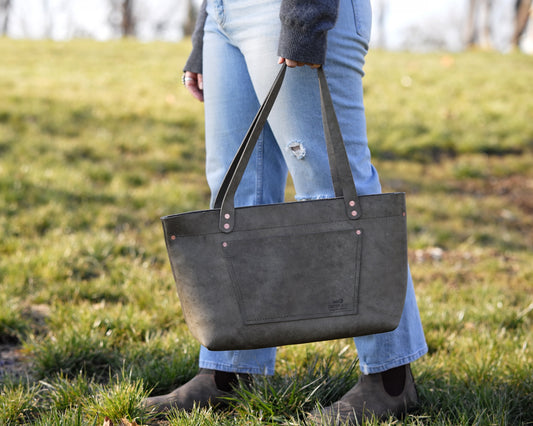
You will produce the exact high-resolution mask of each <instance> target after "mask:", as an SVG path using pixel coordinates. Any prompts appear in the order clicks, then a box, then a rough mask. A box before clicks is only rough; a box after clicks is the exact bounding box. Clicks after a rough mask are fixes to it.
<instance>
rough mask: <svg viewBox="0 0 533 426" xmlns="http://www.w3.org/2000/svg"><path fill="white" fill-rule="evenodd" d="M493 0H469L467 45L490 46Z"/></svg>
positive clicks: (487, 47) (485, 47) (488, 47)
mask: <svg viewBox="0 0 533 426" xmlns="http://www.w3.org/2000/svg"><path fill="white" fill-rule="evenodd" d="M492 4H493V0H469V11H468V23H467V35H466V43H467V46H468V47H471V48H473V47H481V48H482V49H490V48H492V28H491V22H490V20H491V16H492Z"/></svg>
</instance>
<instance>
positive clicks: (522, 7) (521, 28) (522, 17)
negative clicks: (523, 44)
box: [511, 0, 533, 48]
mask: <svg viewBox="0 0 533 426" xmlns="http://www.w3.org/2000/svg"><path fill="white" fill-rule="evenodd" d="M532 3H533V0H516V1H515V26H514V31H513V38H512V40H511V44H512V45H513V47H515V48H518V47H519V45H520V39H521V38H522V35H523V34H524V33H525V32H526V27H527V23H528V21H529V16H530V14H531V7H532V6H531V5H532Z"/></svg>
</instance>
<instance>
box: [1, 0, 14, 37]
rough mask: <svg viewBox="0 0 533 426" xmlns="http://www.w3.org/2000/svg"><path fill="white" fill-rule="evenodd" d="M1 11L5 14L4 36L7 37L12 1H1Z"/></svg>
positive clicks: (3, 23)
mask: <svg viewBox="0 0 533 426" xmlns="http://www.w3.org/2000/svg"><path fill="white" fill-rule="evenodd" d="M0 10H2V11H3V12H4V22H2V35H3V36H5V35H6V34H7V30H8V28H9V12H10V11H11V0H2V1H0Z"/></svg>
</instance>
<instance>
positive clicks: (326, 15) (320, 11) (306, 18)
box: [184, 0, 339, 73]
mask: <svg viewBox="0 0 533 426" xmlns="http://www.w3.org/2000/svg"><path fill="white" fill-rule="evenodd" d="M338 9H339V0H282V1H281V8H280V12H279V17H280V20H281V33H280V38H279V45H278V55H279V56H281V57H283V58H287V59H292V60H294V61H300V62H307V63H311V64H323V63H324V61H325V58H326V47H327V32H328V31H329V30H330V29H331V28H333V27H334V25H335V22H336V20H337V13H338ZM206 16H207V13H206V0H204V1H203V3H202V7H201V9H200V13H199V15H198V19H197V21H196V26H195V29H194V33H193V35H192V45H193V49H192V52H191V54H190V56H189V59H188V60H187V63H186V64H185V67H184V71H191V72H195V73H201V72H202V47H203V37H204V24H205V19H206Z"/></svg>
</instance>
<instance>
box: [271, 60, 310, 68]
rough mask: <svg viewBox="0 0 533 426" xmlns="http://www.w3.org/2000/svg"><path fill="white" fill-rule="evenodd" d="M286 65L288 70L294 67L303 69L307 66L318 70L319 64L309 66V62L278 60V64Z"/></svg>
mask: <svg viewBox="0 0 533 426" xmlns="http://www.w3.org/2000/svg"><path fill="white" fill-rule="evenodd" d="M284 62H285V63H286V64H287V66H288V67H289V68H294V67H303V66H304V65H308V66H310V67H311V68H320V64H310V63H309V62H300V61H293V60H292V59H287V58H279V60H278V64H282V63H284Z"/></svg>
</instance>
